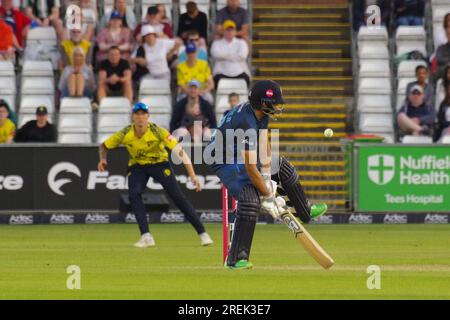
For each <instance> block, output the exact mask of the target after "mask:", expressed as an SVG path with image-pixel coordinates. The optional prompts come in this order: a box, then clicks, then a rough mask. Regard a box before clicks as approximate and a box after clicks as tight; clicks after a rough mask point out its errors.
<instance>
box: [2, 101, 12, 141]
mask: <svg viewBox="0 0 450 320" xmlns="http://www.w3.org/2000/svg"><path fill="white" fill-rule="evenodd" d="M8 116H9V107H8V104H7V103H6V102H5V101H3V100H2V101H1V102H0V144H2V143H6V144H10V143H12V142H13V139H14V133H15V131H16V125H15V124H14V122H12V121H11V120H9V119H8Z"/></svg>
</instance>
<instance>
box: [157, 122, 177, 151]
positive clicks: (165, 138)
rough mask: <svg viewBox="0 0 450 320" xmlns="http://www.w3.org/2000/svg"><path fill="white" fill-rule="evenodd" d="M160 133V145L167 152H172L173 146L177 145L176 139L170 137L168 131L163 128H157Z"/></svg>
mask: <svg viewBox="0 0 450 320" xmlns="http://www.w3.org/2000/svg"><path fill="white" fill-rule="evenodd" d="M158 129H159V130H160V132H161V138H162V143H163V144H164V146H165V147H166V148H168V149H169V150H173V148H175V146H176V145H177V144H178V141H177V138H175V137H174V136H172V135H171V134H170V132H169V131H167V130H166V129H164V128H161V127H158Z"/></svg>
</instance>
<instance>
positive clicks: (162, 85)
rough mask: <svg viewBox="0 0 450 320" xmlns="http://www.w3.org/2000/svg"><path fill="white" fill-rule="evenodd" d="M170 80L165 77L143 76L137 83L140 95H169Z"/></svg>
mask: <svg viewBox="0 0 450 320" xmlns="http://www.w3.org/2000/svg"><path fill="white" fill-rule="evenodd" d="M171 94H172V93H171V90H170V81H169V80H166V79H150V78H145V77H144V78H143V79H142V80H141V84H140V85H139V95H140V96H145V95H148V96H152V95H171Z"/></svg>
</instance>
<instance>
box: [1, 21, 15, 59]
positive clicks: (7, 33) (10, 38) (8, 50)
mask: <svg viewBox="0 0 450 320" xmlns="http://www.w3.org/2000/svg"><path fill="white" fill-rule="evenodd" d="M0 34H1V35H2V36H1V37H0V61H4V60H9V61H12V62H14V57H15V50H14V32H13V30H12V29H11V27H10V26H9V25H8V24H6V23H5V22H4V20H3V17H2V16H1V15H0Z"/></svg>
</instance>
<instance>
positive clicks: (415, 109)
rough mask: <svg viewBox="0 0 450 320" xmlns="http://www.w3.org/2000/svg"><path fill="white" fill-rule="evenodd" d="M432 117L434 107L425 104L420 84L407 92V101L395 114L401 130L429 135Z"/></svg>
mask: <svg viewBox="0 0 450 320" xmlns="http://www.w3.org/2000/svg"><path fill="white" fill-rule="evenodd" d="M434 118H435V112H434V108H432V107H430V106H428V105H426V104H425V98H424V90H423V88H422V86H420V85H415V86H413V87H412V88H411V90H410V92H409V96H408V101H407V102H406V103H405V104H404V105H403V106H402V107H401V109H400V110H399V112H398V115H397V121H398V125H399V127H400V129H401V131H402V132H403V133H405V134H412V135H426V136H430V135H431V134H432V132H431V130H432V126H433V123H434Z"/></svg>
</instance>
